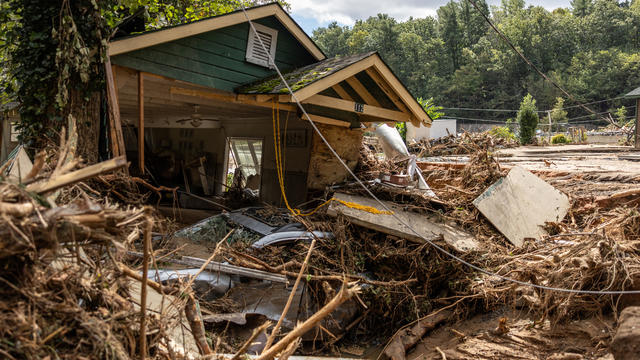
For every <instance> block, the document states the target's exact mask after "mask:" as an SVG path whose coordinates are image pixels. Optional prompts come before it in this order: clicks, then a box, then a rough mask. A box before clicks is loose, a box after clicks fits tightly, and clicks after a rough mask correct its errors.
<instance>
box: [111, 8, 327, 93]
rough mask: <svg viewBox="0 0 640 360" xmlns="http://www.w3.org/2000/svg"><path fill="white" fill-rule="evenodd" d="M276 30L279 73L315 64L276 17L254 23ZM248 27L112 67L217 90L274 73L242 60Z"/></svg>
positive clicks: (163, 47)
mask: <svg viewBox="0 0 640 360" xmlns="http://www.w3.org/2000/svg"><path fill="white" fill-rule="evenodd" d="M255 22H256V23H259V24H262V25H265V26H268V27H270V28H273V29H276V30H278V42H277V47H276V59H275V60H276V64H277V65H278V67H279V68H280V69H281V70H283V71H284V70H287V69H291V68H296V67H300V66H305V65H308V64H311V63H314V62H316V60H315V59H314V58H313V56H312V55H311V54H310V53H309V52H308V51H307V50H306V49H305V48H304V47H303V46H302V45H301V44H300V43H299V42H298V40H296V38H295V37H293V35H291V33H289V31H287V30H286V28H285V27H284V26H283V25H282V24H281V23H280V21H278V20H277V19H276V18H275V17H273V16H271V17H267V18H263V19H258V20H255ZM248 36H249V24H248V23H243V24H238V25H233V26H229V27H226V28H222V29H218V30H214V31H210V32H207V33H202V34H198V35H194V36H191V37H188V38H183V39H179V40H175V41H171V42H168V43H164V44H159V45H155V46H151V47H148V48H144V49H140V50H136V51H132V52H130V53H126V54H120V55H116V56H114V57H112V59H111V61H112V63H114V64H117V65H121V66H126V67H129V68H132V69H136V70H140V71H145V72H149V73H153V74H157V75H163V76H166V77H170V78H173V79H178V80H183V81H188V82H191V83H194V84H199V85H204V86H208V87H212V88H216V89H220V90H225V91H233V89H234V88H236V87H238V86H240V85H242V84H246V83H250V82H253V81H256V80H258V79H262V78H264V77H267V76H270V75H273V74H275V71H273V70H270V69H267V68H265V67H262V66H259V65H254V64H251V63H248V62H246V61H245V54H246V51H247V39H248Z"/></svg>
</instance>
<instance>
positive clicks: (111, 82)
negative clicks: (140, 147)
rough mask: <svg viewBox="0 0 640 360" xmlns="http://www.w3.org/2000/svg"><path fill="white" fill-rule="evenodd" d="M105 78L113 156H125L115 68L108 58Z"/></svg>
mask: <svg viewBox="0 0 640 360" xmlns="http://www.w3.org/2000/svg"><path fill="white" fill-rule="evenodd" d="M105 76H106V80H107V101H108V102H109V130H110V131H109V132H110V135H111V137H110V139H111V147H112V150H113V156H114V157H117V156H125V157H126V149H125V145H124V135H123V134H122V121H121V119H120V104H119V102H118V91H117V83H116V78H115V76H114V68H113V67H112V65H111V61H110V59H109V58H108V57H107V61H106V63H105Z"/></svg>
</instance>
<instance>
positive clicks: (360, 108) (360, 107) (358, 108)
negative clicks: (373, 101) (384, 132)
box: [355, 103, 364, 113]
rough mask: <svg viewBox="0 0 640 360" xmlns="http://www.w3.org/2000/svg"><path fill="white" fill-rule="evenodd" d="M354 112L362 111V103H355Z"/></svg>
mask: <svg viewBox="0 0 640 360" xmlns="http://www.w3.org/2000/svg"><path fill="white" fill-rule="evenodd" d="M355 112H359V113H361V112H364V104H360V103H356V105H355Z"/></svg>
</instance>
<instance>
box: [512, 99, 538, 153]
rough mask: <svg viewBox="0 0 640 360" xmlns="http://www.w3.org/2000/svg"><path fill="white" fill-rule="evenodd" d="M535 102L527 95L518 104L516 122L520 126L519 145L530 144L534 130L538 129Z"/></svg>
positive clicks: (533, 137) (533, 136)
mask: <svg viewBox="0 0 640 360" xmlns="http://www.w3.org/2000/svg"><path fill="white" fill-rule="evenodd" d="M537 110H538V109H537V108H536V100H535V99H534V98H533V97H532V96H531V94H527V96H525V97H524V98H523V99H522V102H521V103H520V110H519V111H518V117H517V118H516V121H517V122H518V123H519V124H520V134H519V137H520V143H521V144H523V145H524V144H530V143H531V142H533V140H534V139H535V133H536V128H537V127H538V113H537Z"/></svg>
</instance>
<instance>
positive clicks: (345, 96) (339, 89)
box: [331, 84, 353, 101]
mask: <svg viewBox="0 0 640 360" xmlns="http://www.w3.org/2000/svg"><path fill="white" fill-rule="evenodd" d="M331 88H332V89H333V90H334V91H335V92H337V93H338V95H340V97H341V98H343V99H344V100H349V101H353V98H352V97H351V95H349V93H348V92H347V91H346V90H345V89H344V88H343V87H342V86H340V84H335V85H333V86H332V87H331Z"/></svg>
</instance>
